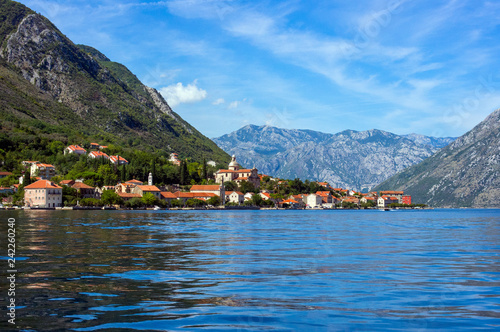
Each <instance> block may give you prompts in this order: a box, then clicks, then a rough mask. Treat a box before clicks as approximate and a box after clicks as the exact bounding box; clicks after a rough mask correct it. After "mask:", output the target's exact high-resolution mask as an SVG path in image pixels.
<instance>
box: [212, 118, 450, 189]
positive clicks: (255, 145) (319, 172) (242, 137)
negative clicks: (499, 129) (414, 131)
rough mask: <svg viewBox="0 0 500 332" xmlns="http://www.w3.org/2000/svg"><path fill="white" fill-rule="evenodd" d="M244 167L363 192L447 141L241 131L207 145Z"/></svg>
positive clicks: (375, 134) (275, 130) (385, 135)
mask: <svg viewBox="0 0 500 332" xmlns="http://www.w3.org/2000/svg"><path fill="white" fill-rule="evenodd" d="M213 140H214V142H216V143H217V144H218V145H219V146H220V147H221V148H222V149H223V150H224V151H226V152H227V153H229V154H235V155H237V157H238V161H239V162H240V163H241V164H242V165H245V166H247V167H251V166H254V165H255V166H256V167H257V168H258V169H259V171H260V172H263V173H265V174H269V175H272V176H277V177H282V178H296V177H299V178H301V179H309V180H320V181H328V182H329V183H330V184H331V185H333V186H335V187H346V188H353V189H357V190H369V189H371V188H373V187H374V186H375V185H377V184H379V183H380V182H382V181H384V180H386V179H387V178H389V177H390V176H391V175H393V174H395V173H397V172H399V171H401V170H403V169H405V168H407V167H409V166H411V165H414V164H417V163H419V162H421V161H422V160H424V159H425V158H428V157H429V156H431V155H432V154H433V153H434V152H436V151H437V150H439V149H440V148H442V147H443V146H445V145H447V144H449V143H450V142H452V141H453V139H452V138H429V137H425V136H422V135H408V136H398V135H395V134H391V133H388V132H385V131H381V130H368V131H363V132H357V131H353V130H346V131H343V132H341V133H338V134H325V133H321V132H316V131H312V130H290V129H280V128H275V127H270V126H260V127H259V126H255V125H247V126H245V127H243V128H241V129H239V130H237V131H235V132H232V133H230V134H227V135H223V136H221V137H218V138H215V139H213Z"/></svg>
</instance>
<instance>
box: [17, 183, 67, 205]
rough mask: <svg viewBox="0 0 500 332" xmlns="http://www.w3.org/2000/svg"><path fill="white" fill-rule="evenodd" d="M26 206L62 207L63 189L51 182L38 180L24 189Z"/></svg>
mask: <svg viewBox="0 0 500 332" xmlns="http://www.w3.org/2000/svg"><path fill="white" fill-rule="evenodd" d="M24 206H26V207H41V208H55V207H60V206H62V187H60V186H58V185H57V184H55V183H54V182H52V181H49V180H38V181H36V182H34V183H32V184H30V185H28V186H26V187H24Z"/></svg>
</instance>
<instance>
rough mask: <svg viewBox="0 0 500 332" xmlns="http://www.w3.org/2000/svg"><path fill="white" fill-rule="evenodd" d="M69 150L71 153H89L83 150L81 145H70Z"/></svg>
mask: <svg viewBox="0 0 500 332" xmlns="http://www.w3.org/2000/svg"><path fill="white" fill-rule="evenodd" d="M67 148H68V149H70V150H71V151H83V152H87V150H85V149H84V148H82V147H81V146H79V145H70V146H68V147H67Z"/></svg>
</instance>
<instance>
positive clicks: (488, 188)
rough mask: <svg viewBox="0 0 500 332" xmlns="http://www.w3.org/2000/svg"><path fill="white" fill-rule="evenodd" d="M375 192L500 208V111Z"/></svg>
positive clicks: (431, 201) (434, 203)
mask: <svg viewBox="0 0 500 332" xmlns="http://www.w3.org/2000/svg"><path fill="white" fill-rule="evenodd" d="M376 189H378V190H385V189H396V190H404V191H406V192H407V193H409V194H411V195H412V197H413V200H414V201H418V202H421V203H426V204H429V205H431V206H439V207H497V208H500V200H499V197H500V110H497V111H495V112H493V113H492V114H490V115H489V116H488V117H487V118H486V119H485V120H484V121H483V122H481V123H480V124H478V125H477V126H476V127H474V128H473V129H472V130H471V131H469V132H468V133H466V134H465V135H463V136H461V137H460V138H458V139H457V140H455V141H454V142H453V143H451V144H450V145H448V146H447V147H445V148H443V149H441V150H440V151H439V152H438V153H436V154H435V155H433V156H432V157H430V158H428V159H426V160H424V161H423V162H422V163H420V164H418V165H415V166H413V167H410V168H408V169H406V170H405V171H403V172H401V173H399V174H397V175H395V176H393V177H391V178H390V179H388V180H387V181H385V182H384V183H382V184H381V185H380V186H378V187H377V188H376Z"/></svg>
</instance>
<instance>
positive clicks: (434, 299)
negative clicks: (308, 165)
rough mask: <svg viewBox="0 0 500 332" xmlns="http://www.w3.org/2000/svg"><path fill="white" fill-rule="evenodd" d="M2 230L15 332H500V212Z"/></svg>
mask: <svg viewBox="0 0 500 332" xmlns="http://www.w3.org/2000/svg"><path fill="white" fill-rule="evenodd" d="M9 217H14V218H16V221H17V222H16V231H17V245H18V250H17V253H16V254H17V268H18V270H19V274H18V277H19V279H18V280H17V287H18V289H17V293H16V300H17V304H18V305H19V306H20V307H18V312H17V314H18V318H17V322H18V325H17V327H18V328H21V329H26V330H45V331H47V330H74V331H95V330H100V329H124V330H133V329H137V330H158V331H165V330H168V331H176V330H195V329H203V330H217V331H219V330H228V331H233V330H240V331H255V330H279V331H286V330H290V331H296V330H304V331H327V330H328V331H342V330H370V331H374V330H387V329H395V330H436V329H439V330H446V329H447V330H450V331H451V330H453V331H456V330H467V331H469V330H474V329H480V328H484V329H486V330H488V329H489V330H494V329H500V306H499V303H500V298H499V297H500V264H499V263H500V211H499V210H435V211H417V212H413V211H401V212H379V211H366V212H365V211H286V212H285V211H241V212H238V211H208V212H200V211H196V212H180V211H179V212H170V211H154V212H133V211H127V212H124V211H9V212H2V218H3V219H4V220H7V218H9ZM6 228H7V227H6V223H2V224H1V231H2V234H6ZM2 250H4V251H5V249H2ZM4 259H5V258H4ZM2 289H3V287H2ZM5 296H6V294H2V297H5ZM3 308H5V307H3ZM3 317H5V315H3ZM0 324H2V325H0V328H6V327H9V326H8V325H7V323H6V320H5V319H4V320H3V321H2V322H1V323H0Z"/></svg>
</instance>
